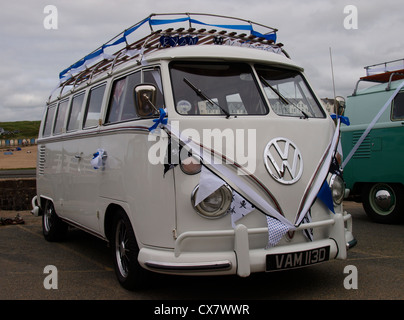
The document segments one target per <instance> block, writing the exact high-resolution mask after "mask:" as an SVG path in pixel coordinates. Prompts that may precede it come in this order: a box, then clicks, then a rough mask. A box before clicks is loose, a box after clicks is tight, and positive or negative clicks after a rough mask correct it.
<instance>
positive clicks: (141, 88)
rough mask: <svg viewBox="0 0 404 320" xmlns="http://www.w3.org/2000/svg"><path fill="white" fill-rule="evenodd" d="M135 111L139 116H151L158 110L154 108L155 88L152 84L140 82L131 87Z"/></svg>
mask: <svg viewBox="0 0 404 320" xmlns="http://www.w3.org/2000/svg"><path fill="white" fill-rule="evenodd" d="M133 96H134V99H135V107H136V112H137V114H138V116H139V117H141V118H145V117H151V116H152V115H154V114H155V113H156V112H157V113H158V110H157V108H156V106H155V105H156V96H157V89H156V87H155V86H154V85H152V84H140V85H137V86H136V87H135V89H133Z"/></svg>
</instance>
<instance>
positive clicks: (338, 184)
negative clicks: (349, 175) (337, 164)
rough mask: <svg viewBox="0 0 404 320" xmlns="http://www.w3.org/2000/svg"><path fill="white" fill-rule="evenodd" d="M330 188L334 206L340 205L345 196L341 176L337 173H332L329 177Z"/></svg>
mask: <svg viewBox="0 0 404 320" xmlns="http://www.w3.org/2000/svg"><path fill="white" fill-rule="evenodd" d="M330 189H331V195H332V201H333V203H334V206H339V205H341V203H342V201H343V200H344V197H345V182H344V179H342V177H341V176H339V175H337V174H333V175H332V176H331V178H330ZM336 195H338V196H336Z"/></svg>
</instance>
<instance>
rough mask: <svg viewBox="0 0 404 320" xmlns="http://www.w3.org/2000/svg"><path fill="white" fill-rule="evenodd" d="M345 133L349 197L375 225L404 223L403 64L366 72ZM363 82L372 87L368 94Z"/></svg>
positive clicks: (350, 107) (348, 112) (387, 64)
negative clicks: (357, 203)
mask: <svg viewBox="0 0 404 320" xmlns="http://www.w3.org/2000/svg"><path fill="white" fill-rule="evenodd" d="M365 69H366V76H365V77H362V78H360V79H359V81H358V82H357V83H356V87H355V90H354V92H353V94H352V95H351V96H348V97H347V99H346V108H345V116H346V117H348V118H349V120H350V125H349V126H345V125H344V126H342V127H341V135H342V138H341V141H342V148H343V154H344V163H343V167H344V180H345V182H346V189H347V190H346V191H347V192H349V196H350V197H351V198H354V199H355V200H357V201H360V202H362V203H363V207H364V209H365V212H366V214H367V215H368V216H369V217H370V218H371V219H372V220H373V221H375V222H379V223H398V222H401V221H404V59H401V60H395V61H389V62H385V63H382V64H377V65H372V66H368V67H365ZM363 82H365V83H367V84H371V85H370V86H369V85H368V86H367V87H366V88H364V89H360V90H359V87H363V86H364V85H363Z"/></svg>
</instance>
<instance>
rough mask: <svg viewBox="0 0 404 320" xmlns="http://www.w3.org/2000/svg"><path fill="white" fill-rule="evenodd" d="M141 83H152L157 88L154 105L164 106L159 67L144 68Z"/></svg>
mask: <svg viewBox="0 0 404 320" xmlns="http://www.w3.org/2000/svg"><path fill="white" fill-rule="evenodd" d="M143 83H150V84H154V85H155V86H156V88H157V97H156V107H157V108H163V107H164V96H163V86H162V84H161V75H160V69H159V68H154V69H146V70H144V71H143Z"/></svg>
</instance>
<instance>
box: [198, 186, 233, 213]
mask: <svg viewBox="0 0 404 320" xmlns="http://www.w3.org/2000/svg"><path fill="white" fill-rule="evenodd" d="M198 189H199V185H197V186H196V187H195V188H194V190H193V191H192V194H191V203H192V207H193V208H194V209H195V211H196V213H198V215H200V216H202V217H203V218H206V219H212V220H214V219H220V218H223V217H224V216H226V215H227V214H228V212H229V209H230V205H231V202H232V199H233V191H232V189H231V188H230V187H229V186H228V185H227V184H225V185H222V186H221V187H220V188H219V189H217V190H216V191H215V192H213V193H212V195H213V194H215V193H217V192H220V194H221V197H222V200H221V203H220V206H219V207H218V208H217V209H216V210H215V211H211V212H210V211H207V210H205V209H204V208H203V202H204V201H206V200H207V199H208V198H209V197H211V196H212V195H210V196H209V197H207V198H206V199H204V200H202V201H201V202H200V203H199V204H198V205H197V206H195V199H196V194H197V192H198Z"/></svg>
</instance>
